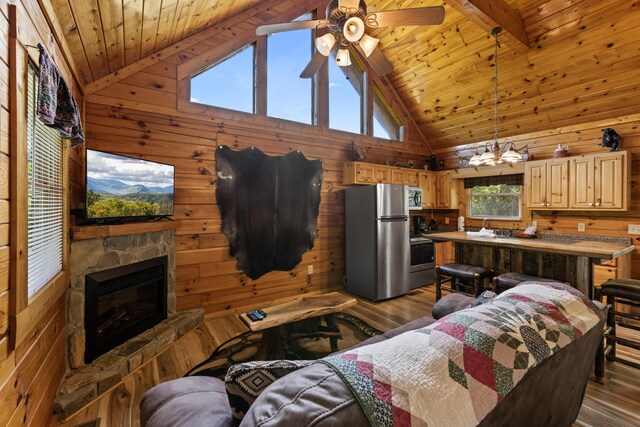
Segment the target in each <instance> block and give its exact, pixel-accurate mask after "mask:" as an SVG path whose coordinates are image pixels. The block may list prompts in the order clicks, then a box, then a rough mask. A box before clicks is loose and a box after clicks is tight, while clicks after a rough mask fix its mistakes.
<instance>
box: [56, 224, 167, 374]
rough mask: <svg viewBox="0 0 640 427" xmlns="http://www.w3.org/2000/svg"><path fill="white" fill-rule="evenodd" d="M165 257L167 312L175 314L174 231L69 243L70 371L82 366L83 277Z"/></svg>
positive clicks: (84, 300) (68, 322)
mask: <svg viewBox="0 0 640 427" xmlns="http://www.w3.org/2000/svg"><path fill="white" fill-rule="evenodd" d="M162 256H166V257H167V312H168V313H169V314H171V313H175V311H176V278H175V244H174V237H173V231H171V230H167V231H160V232H153V233H142V234H132V235H128V236H117V237H106V238H97V239H87V240H74V241H73V242H72V244H71V257H70V267H71V287H70V288H69V291H68V296H67V361H68V362H69V363H68V367H69V368H71V369H76V368H79V367H80V366H82V365H83V363H84V353H85V346H86V336H85V312H84V311H85V302H86V293H85V289H86V285H85V278H86V276H87V275H90V274H92V273H96V272H101V271H105V270H110V269H113V268H117V267H125V266H128V265H131V264H134V263H136V262H140V261H147V260H150V259H153V258H158V257H162Z"/></svg>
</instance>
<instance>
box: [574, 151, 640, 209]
mask: <svg viewBox="0 0 640 427" xmlns="http://www.w3.org/2000/svg"><path fill="white" fill-rule="evenodd" d="M629 167H630V163H629V156H628V155H627V153H626V152H613V153H603V154H595V155H591V156H581V157H576V158H573V159H571V174H572V177H573V179H572V185H571V206H572V207H573V208H574V209H597V210H627V209H628V200H629Z"/></svg>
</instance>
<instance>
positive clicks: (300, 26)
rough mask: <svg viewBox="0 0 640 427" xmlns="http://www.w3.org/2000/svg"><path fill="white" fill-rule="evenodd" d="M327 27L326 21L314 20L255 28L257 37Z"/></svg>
mask: <svg viewBox="0 0 640 427" xmlns="http://www.w3.org/2000/svg"><path fill="white" fill-rule="evenodd" d="M327 25H329V21H328V20H326V19H315V20H312V21H295V22H282V23H280V24H267V25H260V26H259V27H258V28H256V35H257V36H266V35H267V34H273V33H281V32H283V31H294V30H304V29H307V28H324V27H326V26H327Z"/></svg>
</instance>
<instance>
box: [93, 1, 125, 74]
mask: <svg viewBox="0 0 640 427" xmlns="http://www.w3.org/2000/svg"><path fill="white" fill-rule="evenodd" d="M98 5H99V6H100V10H99V11H100V19H101V25H102V33H103V36H104V44H105V47H106V57H107V61H108V62H109V70H110V71H111V72H113V71H115V70H119V69H120V68H122V67H124V65H125V50H126V46H125V41H124V37H125V35H124V17H123V13H124V4H122V5H119V4H115V3H113V2H99V3H98Z"/></svg>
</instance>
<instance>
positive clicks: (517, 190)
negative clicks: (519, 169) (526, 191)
mask: <svg viewBox="0 0 640 427" xmlns="http://www.w3.org/2000/svg"><path fill="white" fill-rule="evenodd" d="M522 184H523V176H522V174H518V175H500V176H487V177H478V178H465V180H464V188H465V189H467V191H468V193H467V202H468V203H467V206H468V212H467V214H468V215H469V217H471V218H493V219H508V220H519V219H520V218H521V213H522V200H521V196H522Z"/></svg>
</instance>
